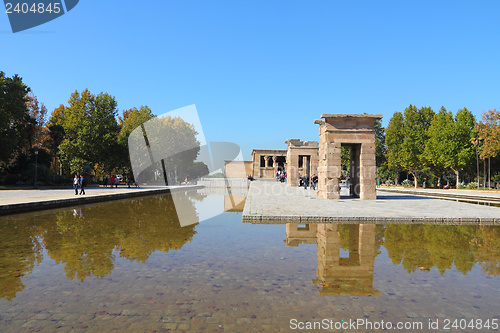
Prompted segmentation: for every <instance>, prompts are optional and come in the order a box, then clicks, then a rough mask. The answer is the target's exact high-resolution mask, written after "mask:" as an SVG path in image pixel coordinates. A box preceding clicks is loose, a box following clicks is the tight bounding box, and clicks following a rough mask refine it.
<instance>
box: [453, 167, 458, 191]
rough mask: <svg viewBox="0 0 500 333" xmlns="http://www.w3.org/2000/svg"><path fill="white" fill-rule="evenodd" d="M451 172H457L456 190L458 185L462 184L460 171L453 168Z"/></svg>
mask: <svg viewBox="0 0 500 333" xmlns="http://www.w3.org/2000/svg"><path fill="white" fill-rule="evenodd" d="M451 170H453V172H455V176H457V183H456V184H455V188H458V183H460V177H459V174H460V173H459V171H458V170H455V169H453V168H451Z"/></svg>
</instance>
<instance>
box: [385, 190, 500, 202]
mask: <svg viewBox="0 0 500 333" xmlns="http://www.w3.org/2000/svg"><path fill="white" fill-rule="evenodd" d="M377 189H378V191H379V192H392V193H401V194H407V195H418V196H424V197H435V198H443V199H449V198H452V199H461V200H463V201H475V202H482V203H492V204H500V192H497V191H475V190H441V189H423V188H417V189H415V188H401V187H379V188H377Z"/></svg>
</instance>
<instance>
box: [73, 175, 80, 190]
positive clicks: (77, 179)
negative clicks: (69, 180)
mask: <svg viewBox="0 0 500 333" xmlns="http://www.w3.org/2000/svg"><path fill="white" fill-rule="evenodd" d="M79 182H80V179H79V178H78V175H77V174H76V173H75V178H73V188H74V189H75V195H78V184H79Z"/></svg>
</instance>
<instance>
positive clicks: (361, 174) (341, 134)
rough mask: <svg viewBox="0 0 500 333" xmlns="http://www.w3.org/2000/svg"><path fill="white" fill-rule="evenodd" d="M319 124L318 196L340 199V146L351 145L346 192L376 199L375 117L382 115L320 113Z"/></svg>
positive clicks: (317, 122) (361, 197) (355, 195)
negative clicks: (348, 190)
mask: <svg viewBox="0 0 500 333" xmlns="http://www.w3.org/2000/svg"><path fill="white" fill-rule="evenodd" d="M321 118H322V119H317V120H315V121H314V123H315V124H319V125H320V127H319V156H318V158H319V161H318V196H320V197H323V198H326V199H340V191H339V188H340V187H339V186H340V184H339V182H340V176H341V170H342V166H341V147H342V146H350V147H351V170H350V193H351V196H353V197H359V198H360V199H376V198H377V194H376V172H377V166H376V163H375V121H376V120H377V119H382V115H369V114H354V115H352V114H322V115H321Z"/></svg>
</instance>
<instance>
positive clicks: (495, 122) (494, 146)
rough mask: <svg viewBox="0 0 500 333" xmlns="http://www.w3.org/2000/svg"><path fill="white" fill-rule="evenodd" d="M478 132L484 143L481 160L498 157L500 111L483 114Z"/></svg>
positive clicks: (478, 125) (499, 149) (499, 146)
mask: <svg viewBox="0 0 500 333" xmlns="http://www.w3.org/2000/svg"><path fill="white" fill-rule="evenodd" d="M476 131H477V133H478V136H479V139H480V140H481V143H482V146H481V150H480V153H479V154H480V156H481V158H483V159H484V160H485V159H486V158H488V159H490V158H491V157H496V156H497V155H498V153H499V152H500V111H497V110H496V109H494V110H488V111H485V112H483V114H482V119H481V121H480V122H479V123H478V124H477V126H476ZM489 173H491V172H489ZM484 179H485V180H486V177H485V178H484ZM485 183H486V182H485Z"/></svg>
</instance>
